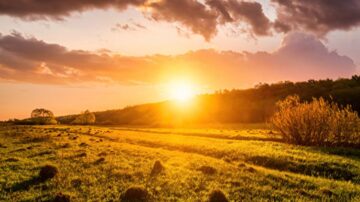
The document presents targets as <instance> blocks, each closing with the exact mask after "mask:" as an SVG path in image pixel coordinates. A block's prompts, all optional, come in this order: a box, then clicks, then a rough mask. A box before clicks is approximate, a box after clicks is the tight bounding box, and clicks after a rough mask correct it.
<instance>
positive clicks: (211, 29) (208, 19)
mask: <svg viewBox="0 0 360 202" xmlns="http://www.w3.org/2000/svg"><path fill="white" fill-rule="evenodd" d="M128 6H136V7H141V8H145V9H144V10H146V11H144V13H146V14H147V15H150V16H151V18H152V19H154V20H157V21H160V20H161V21H167V22H175V23H179V24H180V25H182V26H183V27H185V28H187V29H189V30H191V31H192V32H193V33H195V34H200V35H202V36H203V37H204V38H205V39H206V40H210V39H211V38H212V37H214V36H215V35H216V33H217V29H218V28H217V26H218V25H220V24H224V23H231V22H236V23H238V22H244V23H246V24H250V26H251V32H252V33H253V34H255V35H267V34H269V28H270V26H269V20H268V19H267V18H266V16H265V15H264V13H263V12H262V8H261V4H259V3H257V2H247V1H237V0H208V1H205V2H204V1H200V0H158V1H151V0H77V1H72V0H62V1H56V0H47V1H44V0H12V1H0V15H9V16H13V17H18V18H22V19H26V20H38V19H64V17H67V16H69V15H71V14H72V13H74V12H83V11H86V10H91V9H107V8H117V9H119V10H122V9H125V8H127V7H128ZM134 26H135V27H136V28H138V29H142V28H144V26H143V25H141V24H134V25H133V26H131V25H130V24H123V25H119V26H117V28H119V29H123V30H133V29H136V28H135V27H134ZM115 29H116V28H115Z"/></svg>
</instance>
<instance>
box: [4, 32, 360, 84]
mask: <svg viewBox="0 0 360 202" xmlns="http://www.w3.org/2000/svg"><path fill="white" fill-rule="evenodd" d="M183 73H186V75H190V76H191V77H194V78H195V79H196V80H197V81H199V82H204V83H206V84H208V85H209V86H214V87H217V88H223V87H224V88H225V87H249V86H252V85H254V84H256V83H258V82H276V81H281V80H296V81H298V80H307V79H320V78H338V77H349V76H351V75H353V74H355V73H357V72H356V67H355V65H354V62H353V61H352V60H351V59H350V58H348V57H346V56H340V55H339V54H338V53H336V52H333V51H329V50H328V49H327V48H326V47H325V46H324V44H322V43H321V42H320V41H319V40H317V39H316V38H315V37H314V36H311V35H305V34H301V33H293V34H290V35H288V36H287V37H286V38H285V39H284V41H283V44H282V46H281V47H280V48H279V49H278V50H277V51H275V52H273V53H269V52H257V53H248V52H231V51H225V52H218V51H214V50H199V51H194V52H188V53H186V54H183V55H175V56H166V55H153V56H146V57H127V56H121V55H111V54H110V53H108V52H107V51H105V52H101V53H93V52H88V51H81V50H68V49H66V48H65V47H63V46H60V45H57V44H49V43H46V42H44V41H40V40H37V39H35V38H26V37H24V36H22V35H20V34H18V33H13V34H11V35H3V36H0V80H7V81H9V80H11V81H17V82H29V83H47V84H67V83H69V84H74V83H88V82H97V83H108V82H112V83H121V84H134V83H137V84H139V83H157V82H161V80H162V79H164V78H170V79H171V78H176V77H178V76H179V75H181V74H183Z"/></svg>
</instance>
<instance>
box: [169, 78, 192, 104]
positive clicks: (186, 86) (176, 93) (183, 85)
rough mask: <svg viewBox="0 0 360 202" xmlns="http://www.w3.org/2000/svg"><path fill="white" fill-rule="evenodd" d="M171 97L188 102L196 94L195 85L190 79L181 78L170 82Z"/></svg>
mask: <svg viewBox="0 0 360 202" xmlns="http://www.w3.org/2000/svg"><path fill="white" fill-rule="evenodd" d="M169 93H170V97H171V99H174V100H177V101H181V102H186V101H188V100H190V99H191V98H193V97H194V96H195V93H196V90H195V86H194V85H193V84H191V83H190V82H189V81H184V80H179V81H173V82H171V83H170V84H169Z"/></svg>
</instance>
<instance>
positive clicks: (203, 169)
mask: <svg viewBox="0 0 360 202" xmlns="http://www.w3.org/2000/svg"><path fill="white" fill-rule="evenodd" d="M198 170H199V171H201V172H202V173H204V174H206V175H214V174H216V168H213V167H211V166H201V167H200V168H199V169H198Z"/></svg>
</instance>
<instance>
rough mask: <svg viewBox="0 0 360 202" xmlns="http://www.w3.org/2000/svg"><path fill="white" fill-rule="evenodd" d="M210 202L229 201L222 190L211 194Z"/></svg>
mask: <svg viewBox="0 0 360 202" xmlns="http://www.w3.org/2000/svg"><path fill="white" fill-rule="evenodd" d="M208 201H209V202H228V201H229V200H228V199H227V198H226V196H225V194H224V193H223V192H222V191H221V190H218V189H217V190H213V191H212V192H211V193H210V194H209V200H208Z"/></svg>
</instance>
